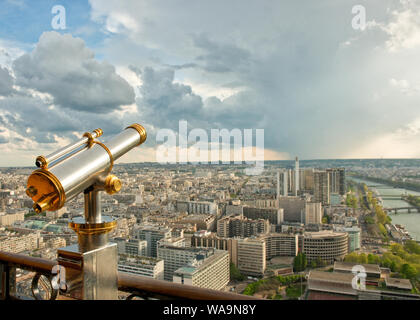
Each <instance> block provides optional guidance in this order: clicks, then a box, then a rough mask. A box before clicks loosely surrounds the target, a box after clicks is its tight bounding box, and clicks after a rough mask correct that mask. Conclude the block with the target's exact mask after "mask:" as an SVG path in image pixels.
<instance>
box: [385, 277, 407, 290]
mask: <svg viewBox="0 0 420 320" xmlns="http://www.w3.org/2000/svg"><path fill="white" fill-rule="evenodd" d="M385 285H386V287H387V288H388V289H394V290H395V289H396V290H403V291H408V292H411V290H412V289H413V285H412V284H411V281H410V280H409V279H396V278H391V277H386V278H385Z"/></svg>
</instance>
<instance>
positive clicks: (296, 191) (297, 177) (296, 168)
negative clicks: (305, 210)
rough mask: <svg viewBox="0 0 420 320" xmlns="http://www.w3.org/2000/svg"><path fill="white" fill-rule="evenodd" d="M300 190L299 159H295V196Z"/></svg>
mask: <svg viewBox="0 0 420 320" xmlns="http://www.w3.org/2000/svg"><path fill="white" fill-rule="evenodd" d="M298 190H299V159H298V157H296V159H295V196H297V193H298Z"/></svg>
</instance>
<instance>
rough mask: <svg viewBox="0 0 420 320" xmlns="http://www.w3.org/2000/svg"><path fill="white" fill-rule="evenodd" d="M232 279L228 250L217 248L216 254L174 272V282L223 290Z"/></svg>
mask: <svg viewBox="0 0 420 320" xmlns="http://www.w3.org/2000/svg"><path fill="white" fill-rule="evenodd" d="M229 281H230V261H229V253H228V252H227V251H221V250H215V252H214V254H213V255H211V256H209V257H207V258H205V259H200V260H194V261H192V262H191V263H190V264H189V265H187V266H184V267H181V268H179V269H177V270H176V271H175V272H174V275H173V282H175V283H182V284H188V285H192V286H196V287H200V288H206V289H213V290H222V289H223V288H224V287H226V285H227V284H228V283H229Z"/></svg>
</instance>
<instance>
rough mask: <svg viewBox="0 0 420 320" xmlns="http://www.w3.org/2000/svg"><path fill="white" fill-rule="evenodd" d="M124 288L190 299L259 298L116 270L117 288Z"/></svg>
mask: <svg viewBox="0 0 420 320" xmlns="http://www.w3.org/2000/svg"><path fill="white" fill-rule="evenodd" d="M124 288H130V289H133V288H135V289H138V290H140V291H146V292H152V293H155V294H161V295H165V296H171V297H174V298H179V299H190V300H259V299H257V298H255V297H251V296H246V295H241V294H237V293H231V292H225V291H218V290H212V289H204V288H199V287H194V286H191V285H187V284H180V283H172V282H168V281H163V280H156V279H151V278H146V277H142V276H136V275H131V274H127V273H122V272H118V289H124ZM123 291H124V290H123Z"/></svg>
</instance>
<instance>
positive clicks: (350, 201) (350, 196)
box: [346, 192, 357, 209]
mask: <svg viewBox="0 0 420 320" xmlns="http://www.w3.org/2000/svg"><path fill="white" fill-rule="evenodd" d="M346 205H347V207H350V208H353V209H357V198H356V196H355V194H354V193H353V192H351V193H347V196H346Z"/></svg>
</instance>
